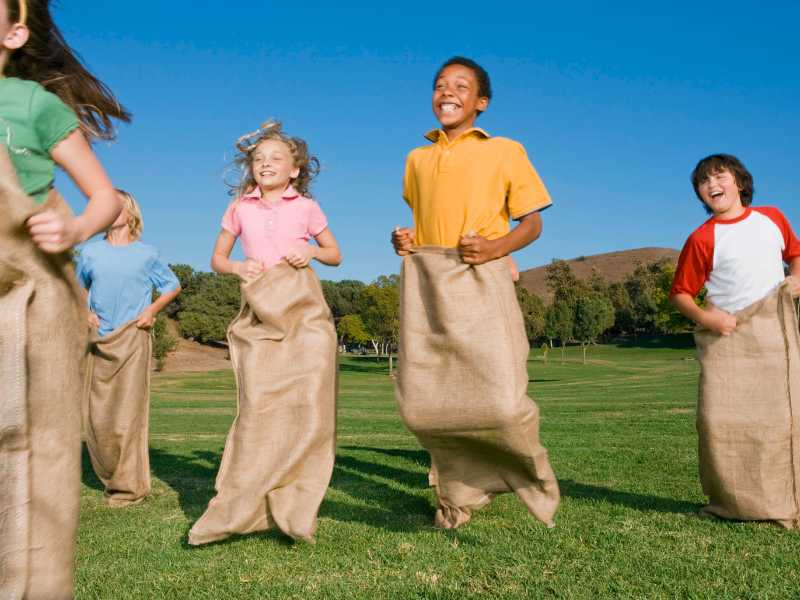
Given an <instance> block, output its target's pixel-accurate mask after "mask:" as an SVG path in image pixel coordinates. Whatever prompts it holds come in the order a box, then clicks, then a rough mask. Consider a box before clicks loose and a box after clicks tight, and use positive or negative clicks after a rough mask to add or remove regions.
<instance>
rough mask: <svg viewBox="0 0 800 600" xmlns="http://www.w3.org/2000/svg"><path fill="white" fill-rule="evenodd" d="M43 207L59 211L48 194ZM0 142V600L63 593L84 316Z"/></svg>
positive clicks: (76, 461) (70, 547)
mask: <svg viewBox="0 0 800 600" xmlns="http://www.w3.org/2000/svg"><path fill="white" fill-rule="evenodd" d="M45 206H47V207H49V208H53V209H56V210H61V211H65V212H66V211H69V208H68V207H67V205H66V204H65V203H64V201H63V200H62V199H61V198H60V197H59V196H58V195H57V194H55V193H52V194H51V195H50V198H48V201H47V203H46V205H45ZM41 209H42V207H40V206H37V205H36V204H35V203H34V202H33V200H32V199H31V198H29V197H28V196H26V195H25V194H24V193H23V192H22V191H21V189H20V188H19V184H18V182H17V179H16V175H15V173H14V170H13V168H12V167H11V164H10V161H9V159H8V155H7V153H6V151H5V148H4V147H3V146H2V145H0V389H1V390H2V394H3V397H2V402H0V598H3V599H4V600H5V599H11V598H23V597H24V598H27V599H29V600H30V599H40V598H41V599H43V600H57V599H60V598H71V597H72V586H73V583H72V578H73V570H74V560H75V533H76V529H77V526H78V506H79V494H80V456H81V455H80V448H81V439H80V433H81V429H80V428H81V419H80V397H81V385H82V367H83V356H84V354H85V352H86V333H85V331H86V327H85V323H86V316H85V311H84V308H83V303H82V302H81V299H80V298H81V296H80V291H79V289H78V287H77V282H76V281H75V277H74V274H73V272H72V266H71V261H70V257H69V255H67V254H63V255H59V256H53V255H46V254H44V253H42V252H40V251H39V250H38V249H37V248H36V247H35V246H34V244H33V242H32V241H31V240H30V238H29V236H28V234H27V230H26V229H25V226H24V223H25V221H26V219H27V218H28V217H30V216H31V215H32V214H34V213H36V212H38V211H39V210H41Z"/></svg>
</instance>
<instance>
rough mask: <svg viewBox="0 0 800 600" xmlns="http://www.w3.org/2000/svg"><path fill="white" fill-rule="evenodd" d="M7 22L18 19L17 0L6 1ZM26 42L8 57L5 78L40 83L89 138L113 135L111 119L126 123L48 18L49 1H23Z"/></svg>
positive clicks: (117, 105) (126, 118)
mask: <svg viewBox="0 0 800 600" xmlns="http://www.w3.org/2000/svg"><path fill="white" fill-rule="evenodd" d="M6 4H7V5H8V10H9V16H10V17H11V22H12V23H14V22H16V21H18V20H19V18H20V0H6ZM27 6H28V15H27V20H26V24H27V26H28V29H29V30H30V37H29V39H28V41H27V43H26V44H25V45H24V46H23V47H22V48H20V49H18V50H15V51H14V52H13V53H12V54H11V56H10V57H9V60H8V63H7V64H6V69H5V72H4V73H3V74H4V75H5V76H7V77H18V78H19V79H27V80H30V81H35V82H37V83H39V84H41V85H42V86H43V87H44V88H45V89H46V90H47V91H49V92H52V93H54V94H55V95H56V96H58V97H59V98H61V100H63V101H64V103H65V104H66V105H67V106H69V107H70V108H71V109H72V110H74V111H75V114H77V115H78V119H79V120H80V123H81V129H82V130H83V132H84V134H85V135H86V136H87V137H89V138H101V139H106V140H110V139H113V138H114V136H115V131H114V125H113V123H112V122H111V119H119V120H120V121H125V122H126V123H127V122H130V120H131V114H130V113H129V112H128V111H127V110H126V109H125V108H124V107H123V106H122V105H121V104H120V103H119V102H118V101H117V99H116V98H115V97H114V94H113V93H112V92H111V90H110V89H108V87H107V86H106V85H105V84H104V83H103V82H102V81H100V80H99V79H97V78H96V77H95V76H94V75H92V74H91V73H90V72H89V71H88V70H87V69H86V67H85V66H84V65H83V63H82V62H81V61H80V59H79V58H78V57H77V56H76V55H75V52H73V50H72V48H70V47H69V45H68V44H67V42H66V41H65V40H64V37H63V36H62V35H61V31H59V29H58V27H57V26H56V24H55V22H54V21H53V18H52V16H51V15H50V0H27Z"/></svg>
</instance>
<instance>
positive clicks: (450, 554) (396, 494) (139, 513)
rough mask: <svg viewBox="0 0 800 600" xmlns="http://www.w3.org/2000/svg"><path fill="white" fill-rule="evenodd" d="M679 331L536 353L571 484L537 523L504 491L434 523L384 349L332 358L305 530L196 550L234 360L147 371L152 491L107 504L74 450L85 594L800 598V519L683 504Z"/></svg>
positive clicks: (691, 444)
mask: <svg viewBox="0 0 800 600" xmlns="http://www.w3.org/2000/svg"><path fill="white" fill-rule="evenodd" d="M693 358H694V350H693V349H692V348H691V347H688V345H687V344H686V343H685V340H680V339H672V340H668V341H667V342H666V343H642V344H640V345H638V346H637V345H631V346H628V347H618V346H601V347H597V348H592V349H591V350H590V351H589V364H586V365H583V364H581V360H580V349H579V348H569V349H568V351H567V360H566V362H563V363H562V362H561V361H560V353H559V351H557V350H556V351H554V352H552V353H551V354H550V360H549V363H548V364H544V363H543V362H542V361H541V359H540V358H539V352H538V351H536V352H534V353H532V355H531V360H530V362H529V372H530V376H531V383H530V392H531V395H532V396H533V397H534V398H535V399H536V401H537V402H538V403H539V405H540V407H541V412H542V439H543V443H544V445H545V446H546V447H547V448H548V449H549V451H550V456H551V460H552V463H553V467H554V469H555V471H556V475H557V476H558V478H559V481H560V484H561V491H562V495H563V500H562V504H561V508H560V510H559V513H558V515H557V527H556V529H554V530H547V529H546V528H545V527H544V526H542V525H541V524H539V523H538V522H537V521H535V520H534V519H533V518H532V517H530V516H529V515H528V513H527V512H526V511H525V510H524V509H523V507H522V505H521V503H519V502H518V501H517V500H516V498H515V497H514V496H513V495H505V496H502V497H498V498H496V499H495V500H494V502H493V503H492V504H491V505H490V506H488V507H487V508H485V509H483V510H482V511H479V512H478V513H476V514H475V516H474V517H473V520H472V522H471V523H469V524H468V525H467V526H466V527H465V528H463V529H460V530H458V531H455V532H444V531H435V530H433V529H432V528H431V527H430V525H431V522H432V520H433V512H434V511H433V494H432V493H431V491H430V490H429V489H428V488H427V487H426V482H427V479H426V472H427V467H428V458H427V454H426V453H425V452H424V451H422V450H421V449H420V447H419V446H418V445H417V443H416V441H415V439H414V438H413V437H412V436H411V435H410V434H408V433H407V432H406V431H405V430H404V428H403V426H402V424H401V423H400V419H399V416H398V414H397V410H396V408H395V405H394V397H393V383H392V380H391V379H389V377H387V370H386V364H385V363H381V364H377V363H375V362H374V359H369V358H359V359H356V358H352V359H345V360H343V361H342V365H341V393H340V398H339V425H338V427H339V440H338V456H337V461H336V468H335V471H334V476H333V481H332V483H331V487H330V490H329V492H328V495H327V498H326V500H325V502H324V503H323V505H322V509H321V515H320V526H319V533H318V542H317V544H316V545H315V546H311V545H304V544H292V543H290V542H289V541H287V539H286V538H284V537H283V536H281V535H280V534H278V533H274V532H268V533H265V534H259V535H251V536H247V537H237V538H234V539H232V540H229V541H226V542H222V543H218V544H215V545H211V546H208V547H204V548H197V549H195V548H189V547H188V546H187V545H186V533H187V531H188V529H189V527H190V525H191V523H193V522H194V520H195V519H197V518H198V517H199V516H200V514H201V513H202V512H203V510H204V508H205V505H206V503H207V502H208V500H209V499H210V498H211V497H212V495H213V486H214V476H215V474H216V471H217V466H218V464H219V461H220V457H221V454H222V448H223V445H224V442H225V434H226V432H227V430H228V427H229V426H230V423H231V419H232V417H233V414H234V412H235V389H234V381H233V377H232V375H231V374H230V373H226V372H219V373H208V374H189V375H164V376H158V377H155V378H154V380H153V409H152V416H151V461H152V470H153V474H154V491H153V496H152V497H151V498H150V499H149V500H148V501H147V502H145V503H144V504H142V505H139V506H135V507H132V508H129V509H125V510H112V509H109V508H106V507H105V505H104V504H103V502H102V492H101V490H100V486H99V485H98V482H97V480H96V479H95V477H94V475H93V474H92V472H91V468H90V467H89V466H88V457H86V456H84V488H83V496H82V514H81V528H80V532H79V540H78V572H77V593H78V597H79V598H114V599H123V598H158V599H161V598H215V599H221V598H368V599H370V600H377V599H381V598H392V599H394V598H477V597H480V598H548V597H554V598H598V597H625V598H759V599H760V598H800V534H796V533H791V532H785V531H782V530H780V529H778V528H776V527H773V526H771V525H768V524H759V523H730V522H721V521H711V520H704V519H697V518H694V517H693V516H692V514H693V513H694V511H695V510H697V508H698V507H699V506H700V505H701V503H702V501H703V497H702V494H701V491H700V485H699V482H698V478H697V455H696V434H695V431H694V405H695V398H696V389H697V374H698V367H697V363H696V362H695V361H694V360H693Z"/></svg>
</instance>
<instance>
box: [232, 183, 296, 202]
mask: <svg viewBox="0 0 800 600" xmlns="http://www.w3.org/2000/svg"><path fill="white" fill-rule="evenodd" d="M299 197H300V194H299V193H298V192H297V190H296V189H294V186H291V185H290V186H289V187H287V188H286V190H285V191H284V192H283V195H282V196H281V199H282V200H294V199H295V198H299ZM242 199H243V200H257V201H260V200H261V188H260V187H258V186H256V187H255V188H254V189H253V191H252V192H248V193H246V194H245V195H244V196H242Z"/></svg>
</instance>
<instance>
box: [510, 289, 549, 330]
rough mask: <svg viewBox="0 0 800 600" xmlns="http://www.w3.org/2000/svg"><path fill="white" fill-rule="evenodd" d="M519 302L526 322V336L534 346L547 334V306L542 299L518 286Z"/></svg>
mask: <svg viewBox="0 0 800 600" xmlns="http://www.w3.org/2000/svg"><path fill="white" fill-rule="evenodd" d="M516 287H517V300H518V301H519V308H520V310H521V311H522V318H523V319H524V321H525V334H526V336H527V337H528V341H529V342H530V343H531V344H533V342H535V341H536V340H538V339H540V338H541V337H542V336H543V335H544V333H545V306H544V302H542V299H541V298H539V296H537V295H536V294H532V293H530V292H529V291H528V290H526V289H525V288H524V287H522V286H521V285H517V286H516Z"/></svg>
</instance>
